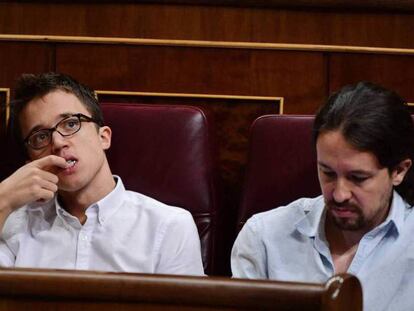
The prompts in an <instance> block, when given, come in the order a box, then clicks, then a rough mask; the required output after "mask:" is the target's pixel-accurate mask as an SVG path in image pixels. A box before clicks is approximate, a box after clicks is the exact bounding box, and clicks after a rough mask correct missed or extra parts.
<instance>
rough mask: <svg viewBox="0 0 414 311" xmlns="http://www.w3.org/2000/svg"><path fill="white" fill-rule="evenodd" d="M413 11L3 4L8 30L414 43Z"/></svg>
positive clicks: (0, 17)
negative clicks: (413, 34)
mask: <svg viewBox="0 0 414 311" xmlns="http://www.w3.org/2000/svg"><path fill="white" fill-rule="evenodd" d="M413 31H414V18H413V14H412V13H410V12H405V13H400V12H394V11H388V12H372V11H363V12H360V11H344V10H343V9H342V8H339V9H336V10H324V9H312V10H309V9H307V8H306V6H305V7H302V9H301V10H299V9H296V10H294V9H286V8H271V7H270V8H269V7H268V8H251V7H237V6H236V7H230V6H203V5H178V4H157V3H147V4H146V3H138V2H135V3H108V2H105V3H99V4H97V3H90V2H88V3H84V2H81V3H79V2H78V3H65V2H58V3H55V2H54V3H48V2H46V3H33V2H25V3H21V2H18V1H14V2H8V3H4V2H2V3H0V33H3V34H38V35H74V36H101V37H105V36H108V37H130V38H159V39H187V40H216V41H220V40H222V41H245V42H273V43H276V42H277V43H306V44H331V45H356V46H381V47H395V48H413V47H414V42H413V40H411V37H412V33H413Z"/></svg>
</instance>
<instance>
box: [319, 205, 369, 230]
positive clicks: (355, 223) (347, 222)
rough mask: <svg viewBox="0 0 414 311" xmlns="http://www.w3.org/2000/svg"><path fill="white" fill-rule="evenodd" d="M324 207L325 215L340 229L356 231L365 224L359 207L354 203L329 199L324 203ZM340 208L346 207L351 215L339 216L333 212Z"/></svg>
mask: <svg viewBox="0 0 414 311" xmlns="http://www.w3.org/2000/svg"><path fill="white" fill-rule="evenodd" d="M326 209H327V216H328V217H329V218H330V219H331V220H332V222H333V224H334V225H335V226H336V227H337V228H339V229H341V230H347V231H357V230H361V229H363V228H364V227H366V226H367V222H366V219H365V216H364V214H363V213H362V210H361V208H360V207H359V206H357V205H355V204H352V203H337V202H334V201H330V202H327V203H326ZM341 209H346V210H348V211H350V212H352V217H339V216H337V215H336V214H335V213H334V212H333V211H335V210H341Z"/></svg>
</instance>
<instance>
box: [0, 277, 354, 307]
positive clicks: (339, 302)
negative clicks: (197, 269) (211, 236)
mask: <svg viewBox="0 0 414 311" xmlns="http://www.w3.org/2000/svg"><path fill="white" fill-rule="evenodd" d="M0 295H1V299H0V310H22V309H23V308H24V307H28V308H30V309H31V310H73V308H81V310H98V309H99V310H212V309H213V310H279V311H283V310H305V309H306V310H309V311H312V310H325V311H330V310H335V311H341V310H353V311H358V310H362V290H361V285H360V283H359V281H358V279H357V278H355V277H353V276H351V275H338V276H335V277H333V278H331V279H330V280H328V281H327V283H326V284H311V283H293V282H277V281H254V280H241V279H226V278H207V277H205V278H203V277H184V276H167V275H145V274H120V273H97V272H78V271H63V270H62V271H53V270H28V269H2V270H0ZM71 308H72V309H71Z"/></svg>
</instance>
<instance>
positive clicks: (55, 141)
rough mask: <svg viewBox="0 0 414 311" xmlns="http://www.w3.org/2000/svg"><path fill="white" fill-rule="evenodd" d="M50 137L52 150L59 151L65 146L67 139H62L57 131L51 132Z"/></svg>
mask: <svg viewBox="0 0 414 311" xmlns="http://www.w3.org/2000/svg"><path fill="white" fill-rule="evenodd" d="M51 135H52V137H51V142H50V143H51V145H52V150H53V151H55V150H59V149H61V148H62V147H64V146H66V145H67V142H68V141H67V139H66V137H63V136H62V134H60V133H59V132H58V131H53V132H52V134H51Z"/></svg>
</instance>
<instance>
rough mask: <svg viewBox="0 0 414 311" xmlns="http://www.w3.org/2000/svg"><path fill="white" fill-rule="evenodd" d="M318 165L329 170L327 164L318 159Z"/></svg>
mask: <svg viewBox="0 0 414 311" xmlns="http://www.w3.org/2000/svg"><path fill="white" fill-rule="evenodd" d="M318 165H319V166H322V167H323V168H326V169H328V170H330V169H331V168H330V167H329V166H328V165H326V164H325V163H322V162H319V161H318Z"/></svg>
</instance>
